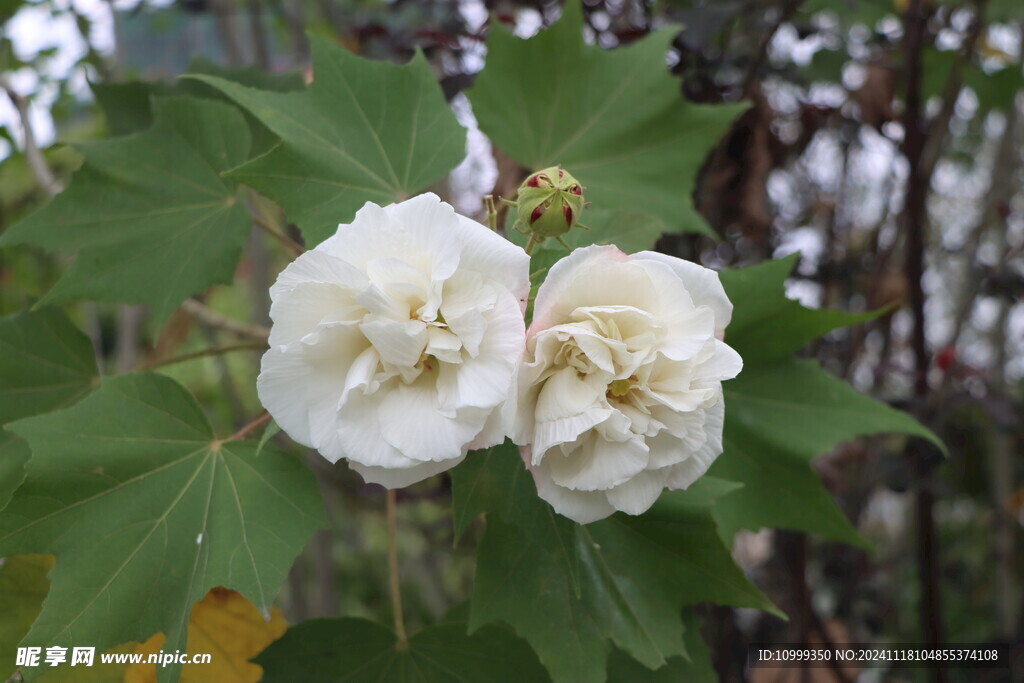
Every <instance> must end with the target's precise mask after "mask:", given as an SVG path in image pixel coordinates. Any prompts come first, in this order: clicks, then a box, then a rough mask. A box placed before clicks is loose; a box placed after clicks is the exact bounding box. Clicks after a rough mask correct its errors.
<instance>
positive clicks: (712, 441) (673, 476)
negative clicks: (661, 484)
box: [665, 401, 725, 489]
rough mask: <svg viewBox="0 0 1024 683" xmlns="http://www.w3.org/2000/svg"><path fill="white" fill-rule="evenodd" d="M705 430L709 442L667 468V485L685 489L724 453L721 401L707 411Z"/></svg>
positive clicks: (671, 487)
mask: <svg viewBox="0 0 1024 683" xmlns="http://www.w3.org/2000/svg"><path fill="white" fill-rule="evenodd" d="M706 412H707V422H706V423H705V432H706V434H707V436H708V440H707V442H706V443H705V444H704V445H703V446H701V447H700V448H699V449H698V450H696V451H694V453H693V454H692V455H691V456H690V457H689V458H687V459H686V460H684V461H682V462H681V463H679V464H678V465H672V466H671V467H667V468H665V471H666V472H667V474H668V478H667V479H666V480H665V485H666V486H667V487H668V488H670V489H685V488H687V487H689V486H690V484H692V483H693V482H695V481H697V479H699V478H700V477H701V476H703V475H704V473H705V472H707V471H708V468H709V467H711V464H712V463H713V462H714V461H715V459H716V458H717V457H718V456H719V455H721V454H722V426H723V424H724V416H725V413H724V405H723V402H722V401H719V402H718V403H716V404H715V405H714V406H712V407H711V408H709V409H708V410H707V411H706Z"/></svg>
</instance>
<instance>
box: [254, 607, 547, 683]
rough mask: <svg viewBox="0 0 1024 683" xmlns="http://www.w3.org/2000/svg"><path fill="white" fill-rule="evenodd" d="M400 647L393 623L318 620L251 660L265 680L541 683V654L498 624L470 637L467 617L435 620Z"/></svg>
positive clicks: (291, 632) (266, 682)
mask: <svg viewBox="0 0 1024 683" xmlns="http://www.w3.org/2000/svg"><path fill="white" fill-rule="evenodd" d="M408 645H409V648H408V649H407V650H398V649H397V648H396V640H395V635H394V633H392V632H391V630H390V629H387V628H385V627H384V626H381V625H380V624H376V623H374V622H372V621H368V620H366V619H352V618H348V619H313V620H309V621H305V622H303V623H301V624H299V625H298V626H295V627H293V628H290V629H288V632H287V633H285V634H284V636H282V637H281V638H280V639H279V640H277V641H275V642H274V643H272V644H271V645H270V647H268V648H267V649H266V650H264V651H263V652H262V653H261V654H260V655H259V656H257V657H256V658H255V659H254V661H255V662H256V663H257V664H259V665H260V666H262V667H263V681H264V683H275V682H276V681H281V682H283V683H292V682H293V681H394V682H395V683H433V682H435V681H436V682H438V683H440V682H442V681H443V682H446V683H447V682H449V681H465V682H467V683H468V682H470V681H474V682H475V681H487V683H492V682H493V683H505V682H507V683H518V682H519V681H530V682H531V683H533V682H534V681H536V682H537V683H544V681H547V680H548V677H547V675H546V673H545V671H544V669H543V668H542V667H541V666H540V664H539V663H538V662H537V656H536V655H535V654H534V653H533V652H532V651H531V650H530V648H529V647H528V646H527V645H526V643H524V642H523V641H522V640H520V639H519V638H516V637H515V636H514V635H512V634H511V633H509V632H507V631H506V630H504V629H502V628H498V627H496V626H489V627H486V628H483V629H480V630H479V631H477V632H476V633H474V634H473V635H471V636H467V635H466V624H465V622H457V621H456V622H448V623H443V624H438V625H436V626H430V627H428V628H425V629H423V630H422V631H420V632H419V633H416V634H414V635H413V636H412V637H411V638H410V639H409V643H408Z"/></svg>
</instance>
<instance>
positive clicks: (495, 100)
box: [468, 0, 745, 232]
mask: <svg viewBox="0 0 1024 683" xmlns="http://www.w3.org/2000/svg"><path fill="white" fill-rule="evenodd" d="M582 30H583V20H582V13H581V10H580V3H579V2H576V1H575V0H573V1H572V2H568V3H566V4H565V16H563V17H562V18H561V19H560V20H559V21H557V22H556V23H555V24H554V25H552V26H551V28H549V29H547V30H546V31H542V32H541V33H539V34H538V35H536V36H534V37H533V38H530V39H529V40H520V39H519V38H516V37H514V36H513V35H512V34H511V33H509V32H507V31H505V30H504V29H502V28H500V27H493V28H492V29H491V32H490V35H489V37H488V39H487V63H486V65H485V66H484V69H483V71H481V73H480V76H479V77H478V78H477V80H476V83H475V84H474V86H473V89H472V90H470V91H469V93H468V95H469V99H470V101H471V102H472V104H473V112H474V114H475V115H476V117H477V120H478V121H479V122H480V129H481V130H482V131H483V132H484V133H486V134H487V135H488V136H489V137H490V138H491V140H492V141H493V142H494V144H495V145H497V146H498V147H500V148H501V149H502V150H503V151H505V152H506V153H507V154H508V155H509V156H511V157H512V158H513V159H515V160H516V161H518V162H519V163H521V164H523V165H524V166H526V167H528V168H531V169H540V168H544V167H546V166H552V165H554V164H561V165H563V166H565V167H566V168H567V169H568V170H569V171H571V172H572V173H573V175H575V176H576V177H577V178H579V180H580V182H581V183H583V185H584V186H586V197H587V199H588V200H589V201H591V202H593V203H594V204H595V205H596V206H598V207H601V208H604V209H620V210H623V211H632V212H642V213H646V214H650V215H652V216H656V217H657V218H658V220H660V221H661V222H662V223H663V224H664V228H665V229H667V230H672V231H687V232H709V231H710V228H708V226H707V224H706V223H705V222H704V220H703V219H702V218H701V217H700V216H699V215H698V214H697V212H696V211H695V210H694V208H693V201H692V198H691V194H692V192H693V187H694V178H695V176H696V174H697V170H698V169H699V167H700V165H701V163H702V162H703V160H704V157H705V156H707V153H708V152H709V151H710V150H711V148H712V147H713V146H714V145H715V143H716V142H717V141H718V139H719V138H720V137H722V135H723V134H724V133H725V131H726V130H727V129H728V128H729V124H730V123H731V122H732V120H733V118H735V117H736V116H737V115H738V114H739V113H740V112H741V111H742V110H743V108H744V107H745V105H729V106H705V105H695V104H689V103H686V102H684V101H683V98H682V96H681V95H680V92H679V83H678V81H676V80H675V79H673V78H672V77H671V76H670V75H669V73H668V70H667V69H666V67H665V54H666V50H667V49H668V44H669V41H670V40H671V38H672V36H673V35H674V33H675V29H671V28H668V29H663V30H661V31H657V32H656V33H654V34H652V35H651V36H648V37H647V38H644V39H643V40H640V41H637V42H636V43H634V44H632V45H630V46H628V47H623V48H618V49H616V50H612V51H605V50H602V49H601V48H599V47H596V46H588V45H585V44H584V42H583V33H582Z"/></svg>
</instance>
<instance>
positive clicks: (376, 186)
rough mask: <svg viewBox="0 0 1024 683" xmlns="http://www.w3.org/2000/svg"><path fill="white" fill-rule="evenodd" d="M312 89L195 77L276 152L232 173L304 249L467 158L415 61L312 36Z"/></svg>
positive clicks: (460, 132) (425, 68)
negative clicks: (265, 200) (266, 132)
mask: <svg viewBox="0 0 1024 683" xmlns="http://www.w3.org/2000/svg"><path fill="white" fill-rule="evenodd" d="M310 42H311V43H312V48H313V72H314V73H313V77H314V80H313V83H312V85H310V87H309V88H308V89H306V90H304V91H302V92H296V93H274V92H268V91H265V90H256V89H254V88H248V87H245V86H243V85H239V84H238V83H234V82H231V81H228V80H225V79H223V78H216V77H211V76H195V78H196V79H197V80H200V81H202V82H203V83H207V84H209V85H211V86H213V87H215V88H217V89H219V90H220V91H221V92H223V93H224V94H225V95H227V96H228V97H230V98H231V99H232V100H234V101H235V102H237V103H238V104H239V105H240V106H242V107H244V108H245V109H247V110H248V111H249V112H251V113H252V114H253V116H255V117H256V118H257V119H259V120H260V122H262V123H263V124H264V125H265V126H267V128H269V129H270V130H271V131H272V132H273V133H274V134H276V135H277V136H278V137H279V138H281V144H280V145H279V146H277V147H275V148H274V149H273V150H271V151H270V152H268V153H267V154H265V155H264V156H261V157H259V158H257V159H254V160H253V161H251V162H250V163H248V164H246V165H244V166H242V167H241V168H238V169H236V170H235V171H234V172H232V173H231V177H232V178H235V179H237V180H239V181H241V182H244V183H245V184H247V185H250V186H252V187H254V188H256V189H257V190H259V191H260V192H261V193H263V194H265V195H266V196H267V197H270V198H271V199H273V200H274V201H276V202H277V203H278V204H280V205H281V206H282V207H283V208H284V210H285V211H286V212H287V213H288V217H289V218H290V219H291V220H292V221H294V222H295V223H296V224H297V225H298V226H299V227H300V228H301V229H302V231H303V234H304V235H305V237H306V242H307V246H312V245H314V244H316V243H318V242H320V241H322V240H323V239H324V238H326V237H327V236H328V235H331V234H333V233H334V230H335V228H336V227H337V225H338V223H345V222H348V221H350V220H351V218H352V216H353V215H354V214H355V211H356V210H357V209H358V208H359V207H360V206H362V205H363V204H364V203H365V202H366V201H373V202H376V203H378V204H382V205H383V204H390V203H391V202H394V201H398V200H401V199H404V198H407V197H409V196H410V195H413V194H415V193H417V192H420V191H422V190H424V189H425V188H427V187H428V186H429V185H430V184H431V183H433V182H435V181H436V180H438V179H440V178H441V177H442V176H443V175H444V174H445V173H447V172H448V171H450V170H451V169H452V168H454V167H455V165H456V164H458V163H459V161H461V160H462V158H463V157H464V156H465V152H466V150H465V147H466V131H465V130H464V129H463V128H462V126H460V125H459V123H458V121H456V120H455V115H454V114H453V113H452V111H451V109H449V107H448V104H447V103H446V102H445V100H444V96H443V94H442V93H441V88H440V86H438V84H437V80H436V79H435V78H434V75H433V73H432V72H431V70H430V66H429V65H428V64H427V61H426V59H424V57H423V55H422V54H420V53H417V54H416V56H415V57H414V58H413V59H412V61H411V62H409V63H408V64H406V65H404V66H397V65H395V64H390V63H387V62H375V61H371V60H367V59H362V58H360V57H357V56H355V55H353V54H351V53H350V52H348V51H347V50H345V49H344V48H341V47H338V46H336V45H332V44H331V43H329V42H327V41H326V40H323V39H320V38H316V37H311V39H310Z"/></svg>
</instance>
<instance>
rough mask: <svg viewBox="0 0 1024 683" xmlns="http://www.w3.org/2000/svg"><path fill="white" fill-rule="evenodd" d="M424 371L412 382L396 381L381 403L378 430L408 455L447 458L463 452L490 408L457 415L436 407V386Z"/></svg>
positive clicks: (421, 457) (484, 420)
mask: <svg viewBox="0 0 1024 683" xmlns="http://www.w3.org/2000/svg"><path fill="white" fill-rule="evenodd" d="M431 380H432V378H431V377H430V376H429V375H428V374H427V373H424V374H423V375H421V376H420V379H418V380H416V381H415V382H413V383H412V384H401V383H400V384H398V385H397V386H395V388H394V389H392V390H391V391H390V392H388V394H387V396H386V397H385V398H384V400H383V401H382V402H381V404H380V413H379V419H380V428H381V434H382V435H383V437H384V440H385V441H387V443H389V444H391V445H392V446H394V447H395V448H396V449H398V451H399V452H400V453H402V454H403V455H405V456H406V457H408V458H412V459H413V460H419V461H423V462H425V461H438V460H450V459H452V458H458V457H460V456H462V455H465V453H466V450H467V445H468V444H469V443H470V442H471V441H472V440H473V439H474V438H476V436H477V434H479V433H480V431H481V430H482V429H483V427H484V423H485V422H486V421H487V417H488V414H489V412H490V411H486V410H477V409H473V408H467V409H464V410H460V411H459V412H458V415H457V416H456V417H446V416H445V415H443V414H441V412H440V410H439V404H438V397H437V390H436V389H435V387H434V384H433V382H432V381H431Z"/></svg>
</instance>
